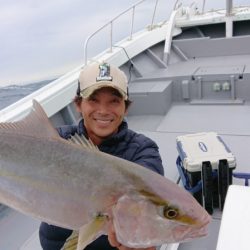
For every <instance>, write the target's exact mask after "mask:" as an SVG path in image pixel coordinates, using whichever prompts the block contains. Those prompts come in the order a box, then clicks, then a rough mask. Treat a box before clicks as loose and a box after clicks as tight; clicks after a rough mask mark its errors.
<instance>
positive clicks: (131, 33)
mask: <svg viewBox="0 0 250 250" xmlns="http://www.w3.org/2000/svg"><path fill="white" fill-rule="evenodd" d="M134 20H135V5H134V6H133V9H132V22H131V30H130V37H129V40H132V36H133V30H134Z"/></svg>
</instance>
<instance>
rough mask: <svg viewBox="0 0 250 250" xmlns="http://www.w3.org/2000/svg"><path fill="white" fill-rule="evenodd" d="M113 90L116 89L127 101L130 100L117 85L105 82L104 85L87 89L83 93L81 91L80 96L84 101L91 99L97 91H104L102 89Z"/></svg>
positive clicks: (95, 85)
mask: <svg viewBox="0 0 250 250" xmlns="http://www.w3.org/2000/svg"><path fill="white" fill-rule="evenodd" d="M105 87H106V88H113V89H116V90H117V91H118V92H119V93H120V94H121V96H122V97H123V98H124V99H125V100H127V99H128V96H127V94H126V93H125V92H124V91H123V90H122V89H121V88H119V87H117V86H116V85H115V84H113V83H111V82H110V81H103V82H102V83H100V82H99V83H96V84H94V85H92V86H90V87H88V88H86V89H84V90H83V91H81V93H80V95H81V96H82V97H83V98H84V99H87V98H89V97H90V96H91V95H92V94H93V93H94V92H95V91H96V90H98V89H102V88H105Z"/></svg>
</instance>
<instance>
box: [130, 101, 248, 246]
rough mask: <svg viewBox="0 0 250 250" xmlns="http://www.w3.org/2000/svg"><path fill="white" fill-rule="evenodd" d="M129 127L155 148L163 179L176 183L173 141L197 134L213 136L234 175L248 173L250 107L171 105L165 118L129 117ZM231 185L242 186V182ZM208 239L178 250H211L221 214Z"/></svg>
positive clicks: (217, 217)
mask: <svg viewBox="0 0 250 250" xmlns="http://www.w3.org/2000/svg"><path fill="white" fill-rule="evenodd" d="M128 123H129V127H130V128H131V129H134V130H136V131H138V132H140V133H143V134H145V135H147V136H149V137H150V138H152V139H153V140H155V141H156V142H157V144H158V146H159V150H160V154H161V157H162V160H163V165H164V169H165V176H166V177H167V178H169V179H171V180H173V181H176V180H177V179H178V176H179V175H178V171H177V168H176V164H175V162H176V158H177V156H178V152H177V149H176V137H177V136H179V135H184V134H190V133H198V132H210V131H213V132H217V133H218V134H219V135H221V137H222V139H223V140H224V141H225V143H226V144H227V146H228V147H229V148H230V149H231V151H232V153H233V154H234V155H235V157H236V161H237V167H236V171H239V172H250V164H249V163H248V162H250V155H249V148H250V126H249V124H250V106H249V105H247V104H245V105H235V106H230V105H217V106H213V105H190V104H180V103H176V104H173V105H172V107H171V108H170V110H169V112H168V113H167V114H166V115H165V116H154V115H152V116H129V117H128ZM233 183H235V184H241V185H243V184H244V182H243V181H242V180H235V179H233ZM212 217H213V219H212V222H211V224H210V227H209V235H208V236H207V237H205V238H201V239H197V240H194V241H192V242H187V243H182V244H180V246H179V248H178V249H179V250H193V249H197V250H215V249H216V245H217V239H218V233H219V228H220V222H221V212H220V211H219V210H217V209H216V210H215V212H214V214H213V216H212Z"/></svg>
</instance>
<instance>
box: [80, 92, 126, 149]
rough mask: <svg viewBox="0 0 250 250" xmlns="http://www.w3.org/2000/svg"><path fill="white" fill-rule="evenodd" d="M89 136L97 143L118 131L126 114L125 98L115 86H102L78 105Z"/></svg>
mask: <svg viewBox="0 0 250 250" xmlns="http://www.w3.org/2000/svg"><path fill="white" fill-rule="evenodd" d="M77 108H78V111H79V112H80V113H81V114H82V116H83V118H84V125H85V127H86V129H87V133H88V136H89V137H90V139H91V140H92V141H93V142H94V143H95V144H97V145H98V144H100V143H101V142H102V140H103V139H105V138H106V137H108V136H110V135H112V134H114V133H116V132H117V131H118V127H119V125H120V124H121V122H122V120H123V118H124V116H125V114H126V107H125V101H124V99H123V98H122V97H121V96H120V95H118V93H117V91H116V90H114V89H113V88H101V89H99V90H97V91H95V92H94V93H93V94H92V95H91V96H90V98H88V99H82V102H81V104H80V105H79V106H77Z"/></svg>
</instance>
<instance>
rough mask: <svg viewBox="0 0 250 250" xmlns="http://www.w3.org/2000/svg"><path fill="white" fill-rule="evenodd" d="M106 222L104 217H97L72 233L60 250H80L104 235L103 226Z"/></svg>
mask: <svg viewBox="0 0 250 250" xmlns="http://www.w3.org/2000/svg"><path fill="white" fill-rule="evenodd" d="M107 221H108V217H107V216H106V215H98V216H96V217H95V218H94V219H93V220H92V221H91V222H89V223H88V224H86V225H84V226H83V227H81V228H80V230H79V231H73V233H72V234H71V236H70V237H69V238H68V239H67V241H66V242H65V244H64V246H63V247H62V249H61V250H82V249H84V248H85V247H86V246H87V245H88V244H89V243H91V242H92V241H94V240H95V239H96V238H97V237H99V236H100V235H102V234H104V233H105V231H106V230H105V225H106V222H107Z"/></svg>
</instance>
